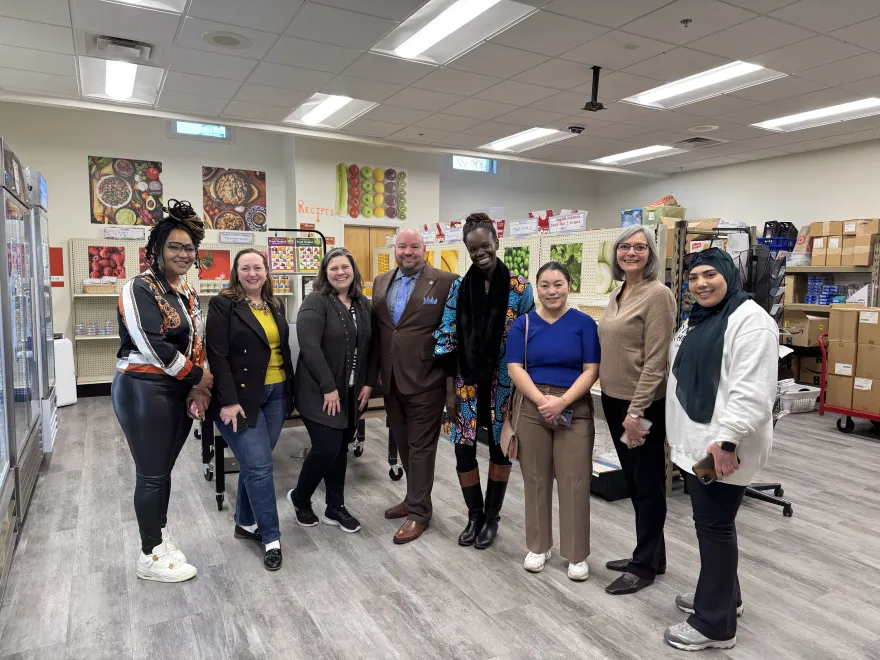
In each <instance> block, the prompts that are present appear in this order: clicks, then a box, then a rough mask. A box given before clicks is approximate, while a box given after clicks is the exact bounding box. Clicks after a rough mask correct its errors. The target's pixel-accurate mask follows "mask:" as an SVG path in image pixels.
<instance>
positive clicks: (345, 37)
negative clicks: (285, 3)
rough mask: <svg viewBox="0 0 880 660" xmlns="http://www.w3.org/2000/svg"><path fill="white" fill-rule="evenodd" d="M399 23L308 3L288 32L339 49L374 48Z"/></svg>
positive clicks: (290, 34) (293, 35) (292, 35)
mask: <svg viewBox="0 0 880 660" xmlns="http://www.w3.org/2000/svg"><path fill="white" fill-rule="evenodd" d="M396 25H397V23H395V22H394V21H389V20H386V19H384V18H376V17H375V16H367V15H365V14H358V13H355V12H351V11H345V10H342V9H337V8H335V7H325V6H324V5H316V4H314V3H311V2H310V3H309V4H307V5H306V6H305V7H304V8H303V10H302V11H301V12H300V14H299V15H298V16H297V17H296V20H294V21H293V25H291V26H290V29H289V30H287V34H288V35H289V36H291V37H300V38H301V39H313V40H315V41H323V42H325V43H328V44H336V45H337V46H347V47H349V48H360V49H363V50H366V49H369V48H372V47H373V46H374V45H375V44H376V42H377V41H379V40H380V39H381V38H382V37H384V36H385V35H386V34H387V33H388V32H390V31H391V30H392V29H393V28H394V27H395V26H396Z"/></svg>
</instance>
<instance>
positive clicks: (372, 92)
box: [321, 76, 403, 132]
mask: <svg viewBox="0 0 880 660" xmlns="http://www.w3.org/2000/svg"><path fill="white" fill-rule="evenodd" d="M401 89H403V88H402V87H401V86H400V85H392V84H391V83H384V82H379V81H378V80H364V79H363V78H352V77H350V76H336V77H335V78H334V79H333V80H331V81H330V82H329V83H327V86H326V87H324V89H322V90H321V91H322V92H324V93H325V94H339V95H340V96H350V97H351V98H353V99H361V100H363V101H372V102H374V103H381V102H382V101H384V100H385V99H387V98H388V97H389V96H391V95H392V94H395V93H397V92H399V91H400V90H401ZM395 132H396V131H395Z"/></svg>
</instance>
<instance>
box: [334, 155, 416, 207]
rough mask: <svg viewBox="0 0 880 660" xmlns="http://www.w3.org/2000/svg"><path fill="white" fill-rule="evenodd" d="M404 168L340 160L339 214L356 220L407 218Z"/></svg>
mask: <svg viewBox="0 0 880 660" xmlns="http://www.w3.org/2000/svg"><path fill="white" fill-rule="evenodd" d="M406 194H407V177H406V172H405V171H404V170H398V169H394V168H392V167H387V168H385V167H373V166H371V165H354V164H350V163H349V164H346V163H339V164H338V165H336V215H337V216H340V217H348V218H352V219H355V220H356V219H358V218H365V219H368V220H369V219H371V218H380V219H384V218H388V219H389V220H395V219H396V220H406V212H407V205H406V202H407V197H406Z"/></svg>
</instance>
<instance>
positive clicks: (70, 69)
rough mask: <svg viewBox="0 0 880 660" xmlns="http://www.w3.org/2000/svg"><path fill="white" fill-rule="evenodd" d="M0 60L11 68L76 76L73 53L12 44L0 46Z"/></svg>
mask: <svg viewBox="0 0 880 660" xmlns="http://www.w3.org/2000/svg"><path fill="white" fill-rule="evenodd" d="M0 62H3V64H4V65H6V66H8V67H9V68H11V69H21V70H22V71H36V72H37V73H51V74H52V75H55V76H70V77H74V78H75V77H76V58H75V57H74V56H73V55H63V54H61V53H50V52H48V51H45V50H31V49H30V48H20V47H13V46H0Z"/></svg>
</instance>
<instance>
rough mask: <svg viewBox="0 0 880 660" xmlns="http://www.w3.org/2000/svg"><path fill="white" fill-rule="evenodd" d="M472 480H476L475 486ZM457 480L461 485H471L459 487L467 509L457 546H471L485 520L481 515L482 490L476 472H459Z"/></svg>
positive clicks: (477, 472) (478, 475)
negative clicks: (464, 525)
mask: <svg viewBox="0 0 880 660" xmlns="http://www.w3.org/2000/svg"><path fill="white" fill-rule="evenodd" d="M474 479H476V482H477V483H476V484H473V481H474ZM458 480H459V482H460V483H462V484H464V483H470V484H473V485H470V486H465V485H462V487H461V494H462V495H464V503H465V504H466V505H467V508H468V523H467V527H465V528H464V531H463V532H462V533H461V534H460V535H459V537H458V544H459V545H473V544H474V539H476V538H477V534H479V533H480V530H482V529H483V523H484V522H485V520H486V518H485V516H484V514H483V489H482V488H481V487H480V473H479V471H478V470H471V471H470V472H459V473H458Z"/></svg>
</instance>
